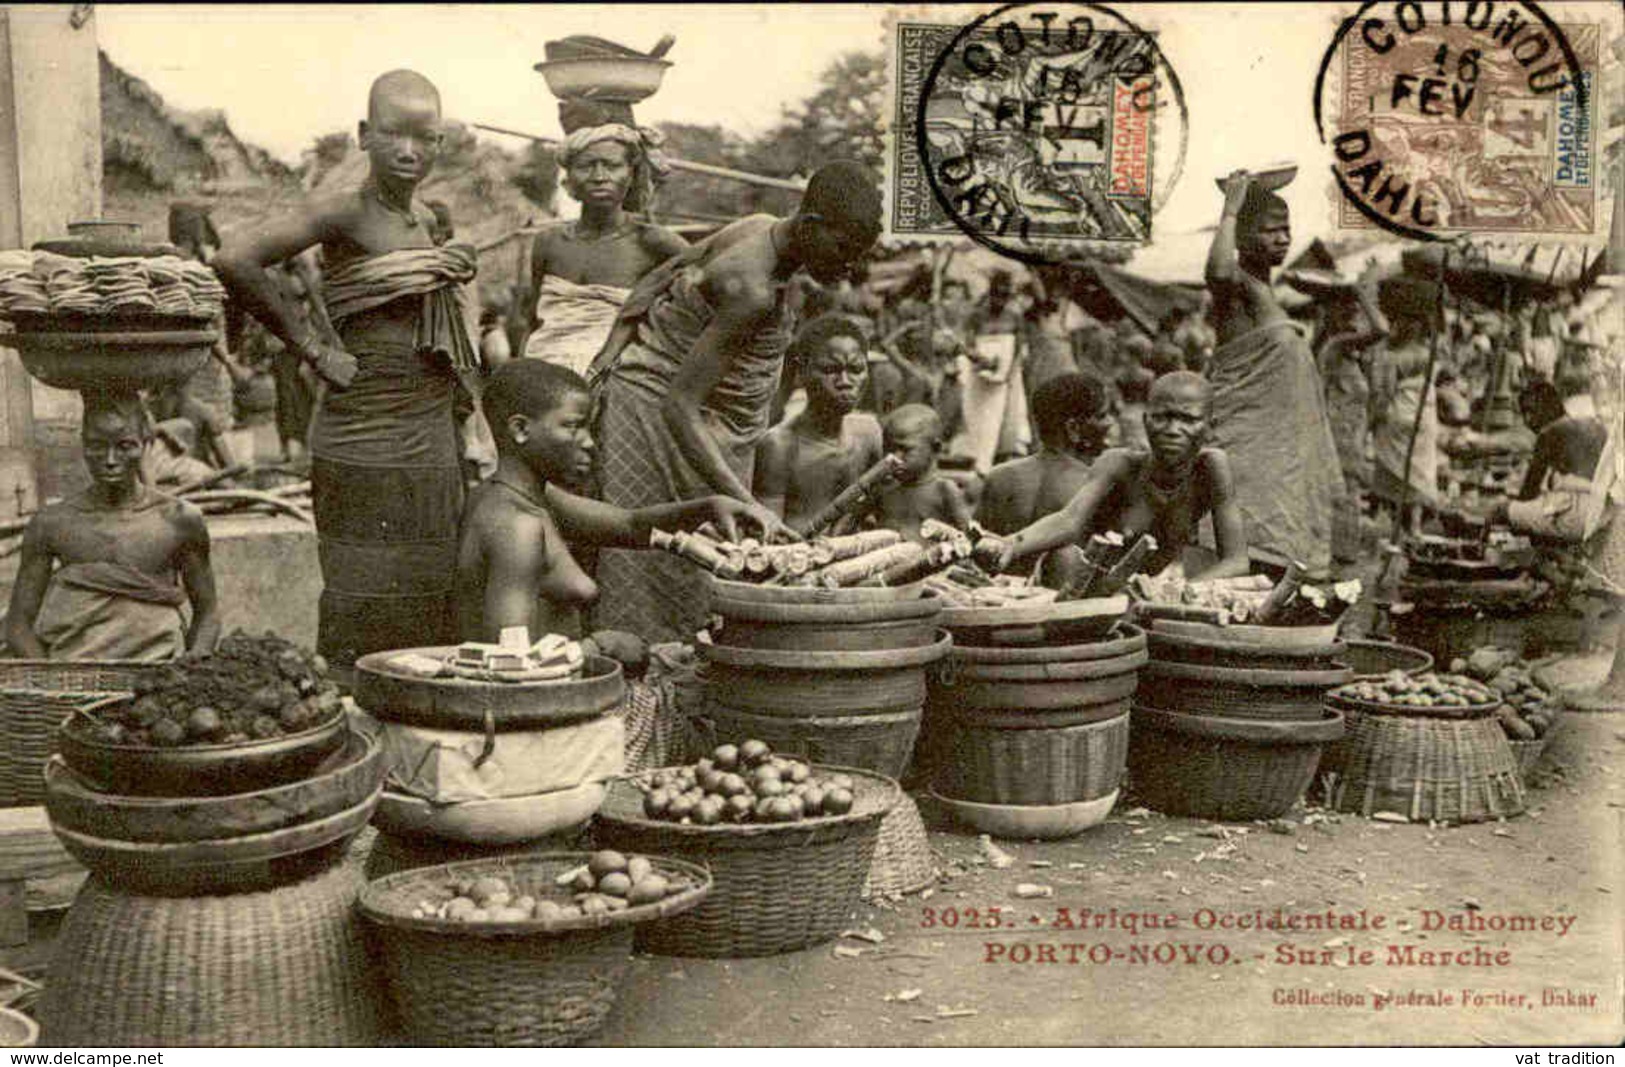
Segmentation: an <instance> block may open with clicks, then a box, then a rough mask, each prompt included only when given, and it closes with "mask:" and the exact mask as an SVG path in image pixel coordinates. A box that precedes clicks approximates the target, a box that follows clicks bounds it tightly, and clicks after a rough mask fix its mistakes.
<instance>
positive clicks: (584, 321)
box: [524, 122, 688, 374]
mask: <svg viewBox="0 0 1625 1067" xmlns="http://www.w3.org/2000/svg"><path fill="white" fill-rule="evenodd" d="M660 165H661V164H660V160H659V155H658V153H657V152H656V151H655V150H654V149H653V148H652V147H651V146H650V144H649V143H648V142H647V140H646V135H645V134H644V132H643V131H640V130H636V129H633V128H632V127H630V126H626V125H622V124H620V123H614V122H610V123H606V124H604V125H599V126H587V127H584V128H582V129H578V130H575V131H574V132H572V133H571V134H570V135H569V136H568V137H566V138H565V141H564V144H563V146H562V147H561V148H560V149H559V167H560V169H561V170H562V171H563V184H564V188H565V190H566V191H567V192H568V193H569V194H570V195H571V196H573V197H574V198H575V199H576V200H577V201H578V202H579V203H580V204H581V217H580V218H577V219H570V220H567V221H564V222H557V223H552V224H550V225H548V226H546V227H544V228H543V229H542V231H541V232H540V233H538V234H537V235H536V240H535V243H534V245H533V246H532V249H531V259H530V262H531V278H530V292H529V294H528V296H527V298H526V300H525V306H526V310H527V311H528V312H529V331H528V333H529V337H528V339H527V340H526V342H525V346H524V354H525V355H526V356H527V357H530V358H532V359H543V360H547V361H548V362H549V363H559V364H563V365H564V366H566V367H569V368H570V369H571V370H573V371H575V372H576V373H578V374H585V373H586V371H587V365H588V364H589V363H591V362H592V359H593V357H594V356H596V355H597V354H598V350H599V349H600V348H602V347H603V345H604V343H605V341H606V340H607V339H608V337H609V335H610V331H611V328H612V327H613V326H614V324H615V317H616V315H617V314H619V312H620V309H621V304H622V303H624V302H625V300H626V297H627V295H628V294H629V293H630V292H631V290H632V286H633V285H635V284H637V282H638V279H640V278H642V277H643V276H644V275H645V274H648V273H649V271H651V270H653V269H654V268H655V267H657V266H659V265H660V264H661V263H663V262H665V261H666V260H667V259H670V258H671V257H672V256H674V255H676V254H677V253H678V252H681V251H682V250H683V249H685V248H687V247H688V242H687V241H684V240H683V239H682V238H681V237H679V236H678V235H677V234H676V233H675V232H674V231H672V230H669V229H667V228H666V227H664V226H657V225H655V224H654V223H652V222H644V221H642V220H640V219H638V218H636V217H635V216H634V215H633V214H632V212H635V211H639V210H641V209H642V208H643V207H644V206H645V205H646V203H647V200H648V198H649V196H650V195H651V192H652V188H653V182H654V177H655V174H656V172H657V171H658V169H659V168H660Z"/></svg>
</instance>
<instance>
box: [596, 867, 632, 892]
mask: <svg viewBox="0 0 1625 1067" xmlns="http://www.w3.org/2000/svg"><path fill="white" fill-rule="evenodd" d="M631 888H632V879H631V878H630V877H629V876H628V875H627V873H626V872H625V871H611V872H610V873H609V874H606V875H604V876H603V877H602V878H600V879H598V891H599V892H600V893H603V894H605V895H606V896H611V897H624V896H626V894H627V891H628V890H630V889H631Z"/></svg>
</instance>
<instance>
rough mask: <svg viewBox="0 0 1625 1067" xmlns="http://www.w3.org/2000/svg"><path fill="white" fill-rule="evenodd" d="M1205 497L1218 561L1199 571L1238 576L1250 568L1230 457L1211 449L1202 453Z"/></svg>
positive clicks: (1214, 575)
mask: <svg viewBox="0 0 1625 1067" xmlns="http://www.w3.org/2000/svg"><path fill="white" fill-rule="evenodd" d="M1203 459H1204V461H1205V462H1204V466H1205V468H1206V475H1207V479H1208V493H1209V500H1210V501H1211V502H1212V507H1213V540H1214V543H1215V546H1216V547H1217V548H1218V550H1219V561H1218V562H1217V563H1215V564H1214V565H1213V566H1212V567H1209V568H1208V569H1207V570H1205V571H1203V572H1202V573H1201V574H1200V575H1192V577H1193V578H1194V577H1201V578H1203V579H1213V578H1239V577H1241V576H1242V575H1244V574H1247V573H1248V572H1249V571H1250V570H1252V563H1251V561H1250V560H1249V559H1248V558H1247V524H1246V521H1245V520H1244V519H1242V517H1241V509H1240V508H1239V507H1237V505H1236V499H1235V497H1236V493H1235V480H1234V478H1233V477H1232V476H1231V473H1230V457H1229V456H1227V455H1225V454H1224V453H1223V452H1219V451H1213V452H1208V453H1206V454H1205V455H1204V457H1203Z"/></svg>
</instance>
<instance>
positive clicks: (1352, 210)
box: [1314, 0, 1602, 240]
mask: <svg viewBox="0 0 1625 1067" xmlns="http://www.w3.org/2000/svg"><path fill="white" fill-rule="evenodd" d="M1601 29H1602V28H1601V27H1600V26H1598V25H1585V24H1571V25H1562V26H1560V25H1558V24H1557V23H1556V22H1554V21H1553V20H1552V19H1551V17H1549V16H1548V15H1547V14H1546V12H1544V11H1542V10H1541V9H1540V7H1539V6H1538V5H1536V4H1535V3H1533V2H1532V0H1427V2H1423V0H1398V2H1391V0H1371V2H1368V3H1365V4H1363V5H1361V7H1360V8H1359V10H1357V11H1356V12H1355V13H1354V14H1352V15H1350V16H1349V17H1348V18H1346V19H1344V20H1343V22H1342V23H1341V24H1340V25H1339V27H1338V30H1337V33H1336V35H1335V36H1334V37H1333V38H1332V42H1331V44H1330V45H1329V46H1328V47H1327V49H1326V54H1325V57H1324V58H1323V59H1322V60H1321V64H1320V71H1319V73H1318V74H1317V75H1316V78H1315V101H1314V108H1315V126H1316V129H1317V130H1318V132H1319V134H1320V139H1321V142H1322V143H1323V144H1327V145H1329V146H1330V147H1331V149H1332V151H1333V156H1334V159H1333V163H1332V175H1333V178H1334V179H1335V181H1336V183H1337V186H1338V189H1339V190H1340V191H1341V193H1342V196H1341V199H1340V200H1339V201H1338V202H1337V204H1336V211H1337V224H1338V225H1339V227H1341V228H1345V229H1369V228H1374V227H1380V228H1381V229H1385V230H1389V231H1391V232H1393V233H1397V234H1400V235H1402V236H1405V237H1411V238H1417V239H1421V240H1448V239H1452V238H1455V237H1458V236H1461V235H1464V234H1474V235H1484V234H1494V233H1525V234H1527V233H1537V234H1544V235H1552V236H1570V237H1576V238H1580V237H1587V236H1591V235H1593V234H1594V233H1596V232H1597V227H1598V225H1599V223H1598V205H1597V188H1598V182H1597V178H1598V175H1597V169H1598V166H1597V164H1598V160H1597V156H1596V137H1595V134H1594V132H1593V123H1592V121H1591V116H1592V100H1593V89H1594V83H1595V78H1596V72H1597V69H1598V59H1599V56H1600V50H1601V43H1602V42H1601Z"/></svg>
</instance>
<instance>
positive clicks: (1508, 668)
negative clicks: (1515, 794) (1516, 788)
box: [1450, 648, 1563, 776]
mask: <svg viewBox="0 0 1625 1067" xmlns="http://www.w3.org/2000/svg"><path fill="white" fill-rule="evenodd" d="M1450 669H1451V670H1452V671H1455V672H1456V673H1458V674H1465V675H1467V676H1468V677H1469V678H1473V679H1476V680H1477V681H1480V682H1483V683H1484V684H1485V685H1487V686H1489V687H1490V688H1491V689H1493V690H1495V691H1496V692H1498V693H1500V694H1501V706H1500V707H1499V708H1497V709H1496V710H1495V718H1496V721H1497V722H1499V723H1500V724H1501V729H1502V730H1504V731H1505V732H1506V735H1507V744H1509V745H1511V746H1512V754H1513V756H1514V757H1515V758H1516V759H1517V761H1518V772H1519V773H1520V774H1523V775H1525V776H1528V774H1529V772H1530V771H1531V770H1533V769H1534V767H1535V764H1536V763H1537V762H1539V760H1540V756H1541V753H1542V752H1544V751H1546V746H1547V745H1549V744H1550V743H1551V740H1552V735H1553V732H1554V727H1555V726H1556V725H1557V720H1558V717H1559V716H1560V715H1561V714H1562V710H1563V708H1562V702H1561V701H1560V700H1559V699H1557V697H1556V696H1555V695H1554V694H1553V693H1552V692H1551V691H1550V690H1549V689H1547V688H1546V687H1545V686H1543V685H1541V683H1540V681H1539V680H1538V679H1537V678H1536V677H1535V674H1534V671H1533V669H1532V668H1531V666H1530V665H1529V663H1527V662H1526V661H1525V660H1523V659H1522V658H1521V657H1520V656H1519V655H1518V654H1517V653H1516V652H1514V651H1512V650H1511V649H1505V648H1480V649H1478V650H1477V651H1475V652H1474V653H1473V654H1472V655H1471V656H1468V657H1466V658H1457V659H1455V660H1452V661H1451V663H1450Z"/></svg>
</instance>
